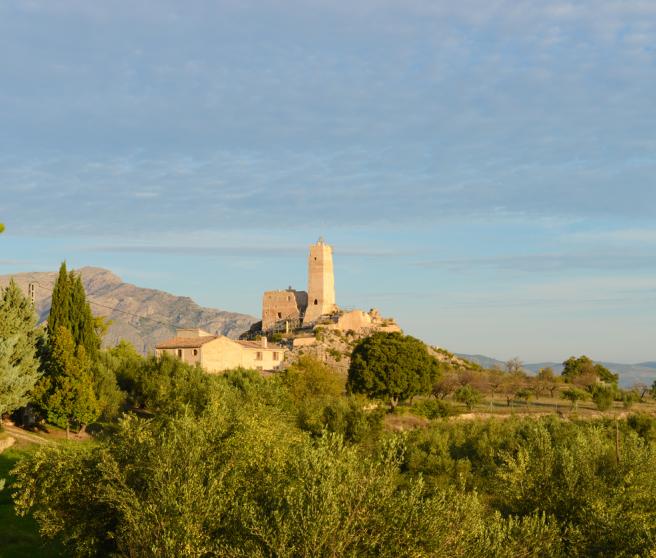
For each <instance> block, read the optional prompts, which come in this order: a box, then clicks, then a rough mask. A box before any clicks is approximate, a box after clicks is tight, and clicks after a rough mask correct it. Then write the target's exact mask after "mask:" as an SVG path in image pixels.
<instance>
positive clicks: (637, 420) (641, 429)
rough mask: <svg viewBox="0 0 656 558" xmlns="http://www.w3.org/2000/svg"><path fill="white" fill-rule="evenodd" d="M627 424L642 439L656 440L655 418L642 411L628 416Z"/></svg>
mask: <svg viewBox="0 0 656 558" xmlns="http://www.w3.org/2000/svg"><path fill="white" fill-rule="evenodd" d="M627 424H628V425H629V427H630V428H632V429H633V430H634V431H635V432H636V433H637V434H638V436H640V437H641V438H642V439H643V440H646V441H648V442H656V418H654V417H652V416H650V415H646V414H644V413H636V414H633V415H631V416H629V418H628V419H627Z"/></svg>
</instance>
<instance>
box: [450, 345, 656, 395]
mask: <svg viewBox="0 0 656 558" xmlns="http://www.w3.org/2000/svg"><path fill="white" fill-rule="evenodd" d="M457 356H459V357H462V358H466V359H467V360H471V361H472V362H476V363H477V364H480V365H481V366H482V367H484V368H492V367H493V366H500V367H502V368H503V366H504V365H505V362H504V361H502V360H497V359H496V358H492V357H488V356H485V355H466V354H459V353H457ZM599 364H602V365H604V366H605V367H606V368H608V369H609V370H612V371H613V372H615V373H617V374H619V375H620V384H621V385H622V386H624V387H629V386H631V385H632V384H634V383H636V382H642V383H645V384H649V385H651V384H652V382H654V380H656V361H650V362H639V363H637V364H622V363H618V362H603V361H602V362H599ZM547 367H549V368H553V371H554V372H555V373H556V374H560V373H561V372H562V371H563V363H562V362H535V363H525V364H524V368H525V369H526V370H527V371H529V372H533V373H536V372H537V371H538V370H540V368H547Z"/></svg>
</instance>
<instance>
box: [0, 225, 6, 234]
mask: <svg viewBox="0 0 656 558" xmlns="http://www.w3.org/2000/svg"><path fill="white" fill-rule="evenodd" d="M3 232H5V226H4V225H3V224H2V223H0V234H2V233H3Z"/></svg>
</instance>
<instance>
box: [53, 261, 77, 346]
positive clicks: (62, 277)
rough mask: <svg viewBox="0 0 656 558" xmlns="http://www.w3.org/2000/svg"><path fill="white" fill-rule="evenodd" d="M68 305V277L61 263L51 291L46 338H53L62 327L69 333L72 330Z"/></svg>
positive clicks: (69, 292)
mask: <svg viewBox="0 0 656 558" xmlns="http://www.w3.org/2000/svg"><path fill="white" fill-rule="evenodd" d="M70 305H71V284H70V276H69V274H68V271H67V270H66V262H62V264H61V266H60V268H59V275H58V276H57V280H56V281H55V286H54V288H53V290H52V303H51V306H50V315H49V316H48V337H54V335H55V333H56V331H57V329H58V328H59V327H64V328H66V329H68V330H69V331H71V330H72V324H71V321H70V314H71V310H70ZM71 332H72V331H71Z"/></svg>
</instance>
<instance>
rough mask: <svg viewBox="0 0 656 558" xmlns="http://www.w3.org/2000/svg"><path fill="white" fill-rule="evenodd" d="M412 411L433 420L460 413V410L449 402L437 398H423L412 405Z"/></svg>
mask: <svg viewBox="0 0 656 558" xmlns="http://www.w3.org/2000/svg"><path fill="white" fill-rule="evenodd" d="M412 411H413V412H414V413H415V414H417V415H419V416H421V417H426V418H427V419H431V420H432V419H438V418H444V417H450V416H453V415H456V414H458V411H457V410H456V409H455V408H454V406H453V405H451V404H450V403H449V402H447V401H442V400H436V399H422V400H421V401H418V402H417V403H415V404H414V405H413V406H412Z"/></svg>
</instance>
